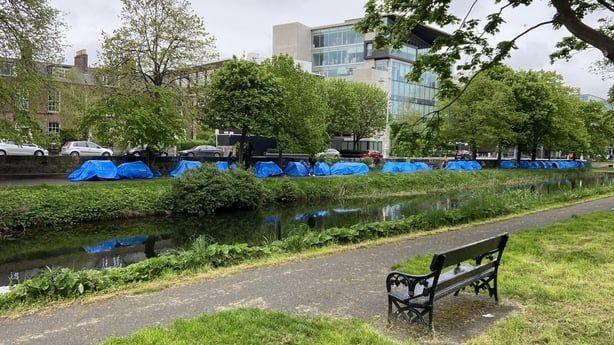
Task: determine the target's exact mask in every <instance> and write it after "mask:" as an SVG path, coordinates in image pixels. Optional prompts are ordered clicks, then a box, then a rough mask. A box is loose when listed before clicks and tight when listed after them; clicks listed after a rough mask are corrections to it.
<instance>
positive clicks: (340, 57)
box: [311, 25, 364, 77]
mask: <svg viewBox="0 0 614 345" xmlns="http://www.w3.org/2000/svg"><path fill="white" fill-rule="evenodd" d="M311 36H312V56H313V57H312V66H313V69H312V71H313V73H316V74H320V75H323V76H326V77H340V76H347V75H351V74H352V72H353V71H354V70H355V69H356V68H359V67H360V65H361V64H362V63H363V62H364V37H363V35H361V34H359V33H357V32H355V31H354V30H353V29H352V26H351V25H350V26H339V27H333V28H327V29H319V30H313V31H312V33H311Z"/></svg>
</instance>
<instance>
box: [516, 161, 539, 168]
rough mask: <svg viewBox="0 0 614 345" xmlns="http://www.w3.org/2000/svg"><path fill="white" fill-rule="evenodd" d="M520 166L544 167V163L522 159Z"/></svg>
mask: <svg viewBox="0 0 614 345" xmlns="http://www.w3.org/2000/svg"><path fill="white" fill-rule="evenodd" d="M520 167H521V168H523V169H543V167H544V165H543V164H540V163H539V162H537V161H520Z"/></svg>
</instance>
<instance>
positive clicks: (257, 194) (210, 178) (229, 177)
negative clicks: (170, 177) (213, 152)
mask: <svg viewBox="0 0 614 345" xmlns="http://www.w3.org/2000/svg"><path fill="white" fill-rule="evenodd" d="M263 196H264V188H263V187H262V184H261V182H260V181H259V180H258V179H256V177H254V176H253V175H252V174H251V173H249V172H245V171H237V172H234V171H233V172H221V171H219V170H218V169H216V168H215V167H212V166H209V165H206V166H204V167H203V168H201V169H195V170H190V171H187V172H186V173H185V174H184V175H183V176H182V177H181V178H179V179H176V180H174V181H173V183H172V188H171V195H170V200H171V203H172V207H173V211H174V212H177V213H182V214H189V215H198V216H201V215H207V214H213V213H215V212H218V211H221V210H228V209H232V210H245V209H255V208H257V207H258V206H260V203H261V201H262V198H263Z"/></svg>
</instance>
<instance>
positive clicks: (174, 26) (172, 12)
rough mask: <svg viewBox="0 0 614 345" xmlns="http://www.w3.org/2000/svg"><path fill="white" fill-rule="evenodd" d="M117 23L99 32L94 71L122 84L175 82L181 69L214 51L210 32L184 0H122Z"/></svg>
mask: <svg viewBox="0 0 614 345" xmlns="http://www.w3.org/2000/svg"><path fill="white" fill-rule="evenodd" d="M122 3H123V8H122V12H121V15H120V19H121V26H120V27H119V28H118V29H116V30H115V31H113V33H112V34H106V33H103V36H102V51H101V54H100V59H101V65H102V66H101V68H100V69H99V75H100V77H101V78H103V80H104V81H105V82H106V83H107V84H110V85H115V86H121V87H124V88H131V89H133V88H135V87H136V88H144V87H145V88H148V87H149V85H153V86H157V87H170V88H174V87H175V86H176V82H177V81H178V80H179V79H180V78H184V79H185V78H190V77H191V75H190V74H189V73H181V71H183V70H186V69H189V68H190V67H193V66H198V65H201V64H203V63H205V62H206V61H208V60H210V59H211V58H213V57H215V56H217V54H216V53H215V51H214V38H213V36H211V35H210V34H209V33H208V32H207V30H206V29H205V24H204V21H203V19H202V18H201V17H200V16H198V15H197V14H196V13H195V12H194V10H193V9H192V7H191V5H190V3H189V1H187V0H122Z"/></svg>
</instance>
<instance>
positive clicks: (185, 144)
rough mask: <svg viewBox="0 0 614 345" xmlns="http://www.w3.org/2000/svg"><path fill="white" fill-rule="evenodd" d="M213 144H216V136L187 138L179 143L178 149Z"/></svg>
mask: <svg viewBox="0 0 614 345" xmlns="http://www.w3.org/2000/svg"><path fill="white" fill-rule="evenodd" d="M201 145H212V146H215V138H213V139H207V140H187V141H181V142H179V143H177V151H182V150H189V149H191V148H193V147H196V146H201Z"/></svg>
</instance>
